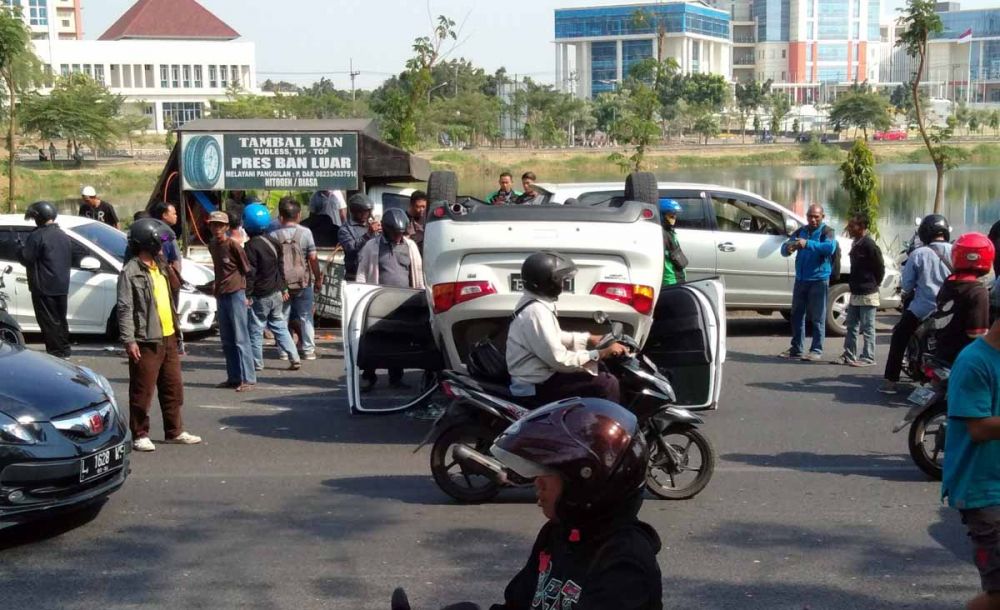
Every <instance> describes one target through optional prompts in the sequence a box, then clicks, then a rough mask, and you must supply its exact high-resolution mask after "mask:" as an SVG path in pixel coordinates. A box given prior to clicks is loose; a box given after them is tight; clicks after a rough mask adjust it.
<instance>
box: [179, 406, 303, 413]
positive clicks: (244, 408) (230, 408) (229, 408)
mask: <svg viewBox="0 0 1000 610" xmlns="http://www.w3.org/2000/svg"><path fill="white" fill-rule="evenodd" d="M185 406H186V405H185ZM191 406H193V407H198V408H200V409H213V410H216V411H268V412H272V413H284V412H285V411H291V409H289V408H288V407H268V406H265V405H254V404H245V405H191Z"/></svg>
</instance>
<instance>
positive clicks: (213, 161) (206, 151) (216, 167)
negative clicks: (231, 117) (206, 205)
mask: <svg viewBox="0 0 1000 610" xmlns="http://www.w3.org/2000/svg"><path fill="white" fill-rule="evenodd" d="M222 163H223V160H222V146H221V145H220V144H219V140H218V139H217V138H216V137H215V136H194V137H192V138H191V139H190V140H189V141H188V143H187V146H185V147H184V180H185V181H186V182H187V183H188V185H189V186H190V187H191V188H192V189H194V190H197V191H209V190H212V189H213V188H214V187H215V186H216V185H217V184H218V182H219V178H221V177H222Z"/></svg>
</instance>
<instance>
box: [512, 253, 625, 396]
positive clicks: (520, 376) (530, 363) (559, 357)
mask: <svg viewBox="0 0 1000 610" xmlns="http://www.w3.org/2000/svg"><path fill="white" fill-rule="evenodd" d="M575 275H576V265H574V264H573V261H572V260H570V259H569V258H567V257H565V256H562V255H560V254H558V253H556V252H548V251H542V252H536V253H534V254H532V255H531V256H529V257H528V258H527V259H526V260H525V261H524V264H523V265H521V279H522V280H523V281H524V296H523V297H521V300H520V301H518V303H517V306H516V307H515V309H514V317H513V320H512V321H511V323H510V328H509V329H508V331H507V354H506V359H507V369H508V371H510V378H511V384H510V391H511V393H512V394H513V395H514V396H518V397H521V398H523V399H524V401H525V402H526V403H529V404H536V405H542V404H547V403H549V402H554V401H556V400H560V399H562V398H566V397H570V396H593V397H597V398H605V399H607V400H611V401H613V402H618V400H619V388H618V380H617V379H615V378H614V377H613V376H611V374H609V373H608V372H606V371H603V370H599V369H598V362H599V361H600V360H603V359H606V358H611V357H616V356H621V355H622V354H624V353H625V352H626V351H627V350H626V348H625V346H623V345H621V344H620V343H613V344H611V345H609V346H607V347H605V348H604V349H601V350H596V349H592V348H594V347H595V346H596V345H597V344H598V342H599V341H600V340H601V337H600V336H599V335H591V334H590V333H570V332H564V331H563V330H562V329H561V328H560V327H559V317H558V312H557V310H556V301H557V300H559V295H560V294H562V291H563V285H564V284H565V282H567V281H568V280H570V279H571V278H572V277H573V276H575Z"/></svg>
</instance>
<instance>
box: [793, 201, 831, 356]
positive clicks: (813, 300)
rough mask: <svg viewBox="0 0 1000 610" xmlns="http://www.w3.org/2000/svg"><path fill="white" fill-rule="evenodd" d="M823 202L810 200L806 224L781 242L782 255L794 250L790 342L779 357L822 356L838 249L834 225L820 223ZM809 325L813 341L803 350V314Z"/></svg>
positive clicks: (804, 320)
mask: <svg viewBox="0 0 1000 610" xmlns="http://www.w3.org/2000/svg"><path fill="white" fill-rule="evenodd" d="M825 217H826V215H825V214H824V213H823V206H821V205H818V204H813V205H811V206H809V211H808V212H806V226H804V227H801V228H800V229H799V230H798V231H796V232H795V233H793V234H792V237H791V239H789V240H788V241H787V242H785V243H784V244H782V246H781V255H782V256H791V255H792V254H795V288H794V289H793V290H792V345H791V347H789V348H788V349H787V350H785V351H783V352H781V354H779V356H780V357H781V358H801V359H802V360H808V361H810V362H817V361H819V360H820V358H822V356H823V339H824V338H825V337H826V299H827V294H828V293H829V291H830V273H831V271H832V270H833V264H832V263H833V256H834V252H836V250H837V237H836V234H835V233H834V231H833V229H832V228H830V227H828V226H826V225H825V224H823V219H824V218H825ZM807 313H808V316H809V323H810V324H811V326H812V345H811V346H810V347H809V353H808V354H807V353H805V352H804V351H803V349H802V348H803V341H804V337H805V332H806V314H807Z"/></svg>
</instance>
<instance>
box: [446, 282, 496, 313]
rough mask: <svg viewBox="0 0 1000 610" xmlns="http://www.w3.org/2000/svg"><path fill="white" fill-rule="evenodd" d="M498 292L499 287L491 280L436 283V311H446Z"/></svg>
mask: <svg viewBox="0 0 1000 610" xmlns="http://www.w3.org/2000/svg"><path fill="white" fill-rule="evenodd" d="M496 292H497V289H496V288H494V287H493V284H492V283H490V282H449V283H447V284H435V285H434V289H433V293H434V313H444V312H446V311H448V310H449V309H451V308H452V307H454V306H455V305H458V304H459V303H465V302H466V301H471V300H472V299H478V298H479V297H484V296H486V295H488V294H496Z"/></svg>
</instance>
